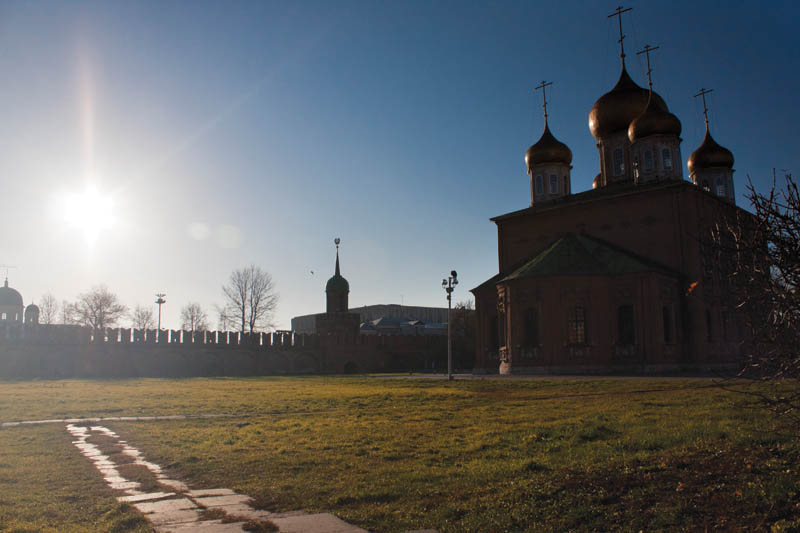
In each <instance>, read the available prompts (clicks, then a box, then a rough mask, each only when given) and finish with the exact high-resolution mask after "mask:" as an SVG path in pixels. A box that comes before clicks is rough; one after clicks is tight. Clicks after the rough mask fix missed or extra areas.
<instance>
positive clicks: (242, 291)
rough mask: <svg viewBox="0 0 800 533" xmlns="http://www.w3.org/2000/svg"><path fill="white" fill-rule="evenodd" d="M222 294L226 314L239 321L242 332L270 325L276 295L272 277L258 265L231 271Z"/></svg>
mask: <svg viewBox="0 0 800 533" xmlns="http://www.w3.org/2000/svg"><path fill="white" fill-rule="evenodd" d="M222 293H223V294H224V295H225V298H226V300H227V302H226V305H225V314H226V316H227V317H230V318H232V319H233V320H235V322H236V323H237V324H239V326H240V331H241V332H242V333H245V331H249V332H250V333H253V332H255V331H260V330H262V329H268V328H270V327H272V325H273V324H272V317H273V315H274V313H275V309H276V308H277V306H278V295H277V294H276V293H275V285H274V283H273V281H272V276H270V275H269V273H268V272H266V271H265V270H262V269H261V267H257V266H255V265H250V266H248V267H245V268H240V269H237V270H234V271H233V272H231V275H230V278H228V283H227V284H225V285H223V286H222Z"/></svg>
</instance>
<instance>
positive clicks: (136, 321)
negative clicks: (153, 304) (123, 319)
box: [131, 305, 156, 329]
mask: <svg viewBox="0 0 800 533" xmlns="http://www.w3.org/2000/svg"><path fill="white" fill-rule="evenodd" d="M155 324H156V321H155V318H153V310H152V309H150V308H149V307H143V306H141V305H137V306H136V308H134V310H133V314H132V315H131V325H132V326H133V327H134V328H136V329H153V328H154V327H155Z"/></svg>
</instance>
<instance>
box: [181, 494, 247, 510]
mask: <svg viewBox="0 0 800 533" xmlns="http://www.w3.org/2000/svg"><path fill="white" fill-rule="evenodd" d="M251 499H252V498H250V496H245V495H244V494H230V495H227V496H205V497H201V498H195V501H196V502H197V503H199V504H200V505H202V506H203V507H222V506H225V505H239V504H245V503H247V502H249V501H250V500H251Z"/></svg>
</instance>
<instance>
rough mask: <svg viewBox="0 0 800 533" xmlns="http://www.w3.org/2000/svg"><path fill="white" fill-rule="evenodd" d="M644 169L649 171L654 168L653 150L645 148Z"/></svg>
mask: <svg viewBox="0 0 800 533" xmlns="http://www.w3.org/2000/svg"><path fill="white" fill-rule="evenodd" d="M644 169H645V171H647V172H650V171H652V170H653V152H651V151H650V150H645V152H644Z"/></svg>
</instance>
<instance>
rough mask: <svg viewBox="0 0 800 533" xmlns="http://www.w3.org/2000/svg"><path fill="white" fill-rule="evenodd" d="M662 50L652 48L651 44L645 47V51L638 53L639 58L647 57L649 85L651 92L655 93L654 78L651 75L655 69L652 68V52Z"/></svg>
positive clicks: (655, 47) (656, 47)
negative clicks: (641, 56)
mask: <svg viewBox="0 0 800 533" xmlns="http://www.w3.org/2000/svg"><path fill="white" fill-rule="evenodd" d="M659 48H661V47H660V46H650V45H649V44H646V45H644V49H643V50H640V51H638V52H636V55H637V56H640V55H642V54H644V55H645V56H646V57H647V85H648V86H649V87H650V92H651V93H652V92H653V76H652V75H651V73H652V72H653V69H652V68H651V67H650V52H652V51H653V50H658V49H659Z"/></svg>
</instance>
